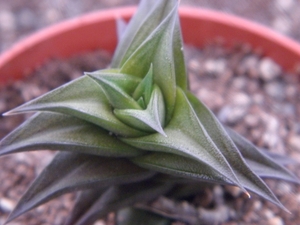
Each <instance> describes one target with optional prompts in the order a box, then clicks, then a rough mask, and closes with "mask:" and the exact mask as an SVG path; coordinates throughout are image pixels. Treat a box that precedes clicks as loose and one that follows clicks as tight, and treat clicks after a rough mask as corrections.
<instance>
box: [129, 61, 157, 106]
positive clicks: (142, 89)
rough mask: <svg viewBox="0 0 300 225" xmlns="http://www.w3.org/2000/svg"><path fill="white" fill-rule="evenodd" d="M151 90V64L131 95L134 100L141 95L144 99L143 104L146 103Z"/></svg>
mask: <svg viewBox="0 0 300 225" xmlns="http://www.w3.org/2000/svg"><path fill="white" fill-rule="evenodd" d="M152 90H153V66H152V64H151V66H150V69H149V71H148V73H147V75H146V76H145V77H144V79H143V80H142V81H141V82H140V83H139V85H138V86H137V87H136V89H135V90H134V93H133V95H132V97H133V98H134V99H135V100H138V99H140V98H141V97H142V98H143V99H144V102H145V104H146V105H148V104H149V101H150V98H151V94H152Z"/></svg>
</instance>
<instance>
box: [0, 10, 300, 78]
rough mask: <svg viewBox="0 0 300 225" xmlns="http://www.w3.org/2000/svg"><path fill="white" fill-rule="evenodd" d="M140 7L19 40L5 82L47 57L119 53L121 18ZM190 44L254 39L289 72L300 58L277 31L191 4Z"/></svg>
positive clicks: (8, 58)
mask: <svg viewBox="0 0 300 225" xmlns="http://www.w3.org/2000/svg"><path fill="white" fill-rule="evenodd" d="M134 11H135V8H134V7H129V8H120V9H112V10H107V11H100V12H96V13H92V14H88V15H85V16H81V17H78V18H76V19H72V20H69V21H66V22H62V23H59V24H57V25H54V26H51V27H49V28H46V29H44V30H42V31H40V32H38V33H36V34H34V35H32V36H30V37H28V38H27V39H25V40H23V41H21V42H19V43H18V44H16V45H15V46H14V47H12V48H11V49H10V50H8V51H6V52H4V53H3V54H2V55H1V56H0V83H5V82H8V80H14V79H20V78H22V77H24V76H26V75H27V74H29V73H30V72H31V71H32V70H33V69H35V68H36V67H38V66H39V65H41V64H42V63H43V62H45V61H46V60H47V59H50V58H54V57H60V58H66V57H69V56H71V55H74V54H77V53H81V52H86V51H90V50H94V49H99V48H101V49H106V50H108V51H111V52H112V51H113V50H114V48H115V46H116V43H117V37H116V19H117V18H123V19H126V20H128V19H129V18H130V17H131V16H132V14H133V13H134ZM180 19H181V26H182V31H183V38H184V41H185V43H187V44H192V45H194V46H198V47H201V46H203V45H204V44H205V43H207V42H209V41H211V40H213V39H215V38H218V37H222V38H223V39H224V40H225V41H226V42H227V43H229V44H233V43H237V42H238V43H241V42H242V43H249V44H250V45H251V46H253V47H259V48H261V49H262V50H263V52H264V54H265V55H267V56H269V57H271V58H273V59H274V60H275V61H276V62H277V63H279V64H280V65H281V66H282V67H283V68H284V69H286V70H293V69H294V68H295V66H296V65H299V62H300V45H299V44H298V43H297V42H295V41H293V40H291V39H289V38H287V37H284V36H282V35H280V34H278V33H276V32H273V31H272V30H270V29H268V28H265V27H263V26H261V25H258V24H255V23H253V22H249V21H247V20H244V19H241V18H238V17H235V16H231V15H227V14H224V13H220V12H214V11H210V10H203V9H197V8H190V7H182V8H180Z"/></svg>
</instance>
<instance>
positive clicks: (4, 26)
mask: <svg viewBox="0 0 300 225" xmlns="http://www.w3.org/2000/svg"><path fill="white" fill-rule="evenodd" d="M15 27H16V21H15V17H14V15H13V14H12V13H11V12H10V11H9V10H1V11H0V30H2V32H7V31H12V30H14V29H15Z"/></svg>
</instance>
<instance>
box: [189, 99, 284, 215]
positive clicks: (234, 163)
mask: <svg viewBox="0 0 300 225" xmlns="http://www.w3.org/2000/svg"><path fill="white" fill-rule="evenodd" d="M187 96H188V99H189V100H190V103H191V104H192V106H193V108H194V110H195V112H196V114H197V117H198V119H199V121H200V123H201V124H202V125H203V127H204V128H205V130H206V132H207V133H208V135H209V136H210V137H211V139H212V141H213V142H214V143H215V144H216V146H217V147H218V149H220V151H221V152H222V155H223V156H224V157H225V158H226V160H227V161H228V162H229V164H230V166H231V168H232V169H233V171H234V173H235V174H236V175H237V177H238V179H239V180H240V182H241V183H242V185H243V186H244V187H246V188H247V189H248V190H250V191H252V192H254V193H256V194H258V195H260V196H262V197H264V198H265V199H268V200H269V201H271V202H273V203H274V204H276V205H278V206H279V207H281V208H282V209H284V210H286V208H285V207H284V206H283V205H282V204H281V203H280V201H279V200H278V199H277V198H276V196H275V195H274V193H273V192H272V191H271V190H270V189H269V188H268V186H267V185H266V184H265V182H264V181H263V180H262V179H261V178H260V177H259V176H258V175H257V174H255V173H254V171H252V170H251V169H250V168H249V166H248V165H247V164H246V162H245V160H244V158H243V157H242V155H241V153H240V152H239V149H238V148H237V146H236V145H235V143H234V142H233V140H232V139H231V138H230V136H229V135H228V134H227V133H226V131H225V129H224V128H223V126H222V125H221V124H220V122H219V121H218V120H217V118H216V117H215V116H214V115H213V113H212V112H211V111H210V110H209V109H208V108H207V107H206V106H205V105H204V104H203V103H202V102H201V101H199V100H198V99H197V98H196V97H195V96H194V95H192V94H190V93H188V94H187Z"/></svg>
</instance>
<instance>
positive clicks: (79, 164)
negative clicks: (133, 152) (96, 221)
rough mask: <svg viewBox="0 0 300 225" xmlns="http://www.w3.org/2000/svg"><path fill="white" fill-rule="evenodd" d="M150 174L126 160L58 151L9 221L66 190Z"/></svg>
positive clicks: (134, 178) (133, 178)
mask: <svg viewBox="0 0 300 225" xmlns="http://www.w3.org/2000/svg"><path fill="white" fill-rule="evenodd" d="M58 175H59V176H58ZM153 175H154V173H153V172H150V171H148V170H145V169H142V168H139V167H137V166H135V165H134V164H132V163H131V162H130V161H128V160H126V159H120V158H105V157H97V156H91V155H85V154H74V153H68V152H63V153H58V154H57V155H56V157H55V158H54V159H53V161H52V162H51V164H50V165H48V166H47V167H46V168H45V169H44V171H43V172H42V173H41V174H40V176H39V177H38V178H37V179H36V180H35V181H34V183H33V184H32V185H31V186H30V187H29V189H28V190H27V191H26V193H25V194H24V195H23V196H22V198H21V200H20V201H19V202H18V204H17V206H16V208H15V209H14V210H13V212H12V213H11V214H10V216H9V218H8V221H11V220H13V219H14V218H16V217H18V216H20V215H21V214H23V213H25V212H27V211H28V210H30V209H32V208H35V207H37V206H39V205H41V204H43V203H45V202H47V201H49V200H51V199H53V198H56V197H58V196H60V195H62V194H64V193H67V192H71V191H75V190H80V189H87V188H96V187H97V188H99V187H101V186H102V187H108V186H111V185H119V184H126V183H131V182H137V181H141V180H145V179H147V178H149V177H151V176H153Z"/></svg>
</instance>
